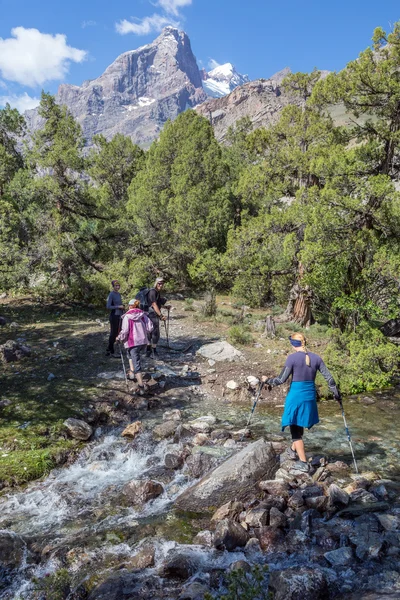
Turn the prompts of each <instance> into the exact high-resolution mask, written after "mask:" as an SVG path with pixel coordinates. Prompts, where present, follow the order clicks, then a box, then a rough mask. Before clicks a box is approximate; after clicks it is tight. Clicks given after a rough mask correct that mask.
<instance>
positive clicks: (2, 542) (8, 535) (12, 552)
mask: <svg viewBox="0 0 400 600" xmlns="http://www.w3.org/2000/svg"><path fill="white" fill-rule="evenodd" d="M24 550H25V542H24V540H23V539H22V538H21V537H20V536H19V535H17V534H16V533H14V532H12V531H5V530H0V567H2V568H3V569H7V570H8V569H10V570H12V569H16V568H17V567H18V566H19V565H20V563H21V561H22V558H23V555H24Z"/></svg>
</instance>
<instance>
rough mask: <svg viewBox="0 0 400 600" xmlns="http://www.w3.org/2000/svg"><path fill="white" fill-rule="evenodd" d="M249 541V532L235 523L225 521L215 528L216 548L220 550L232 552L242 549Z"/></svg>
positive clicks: (228, 520)
mask: <svg viewBox="0 0 400 600" xmlns="http://www.w3.org/2000/svg"><path fill="white" fill-rule="evenodd" d="M248 540H249V534H248V533H247V531H246V530H245V529H244V528H243V527H242V526H241V525H239V524H238V523H236V522H235V521H231V520H230V519H223V520H222V521H219V523H218V524H217V527H216V528H215V534H214V546H215V548H217V549H218V550H228V552H232V551H233V550H234V549H235V548H239V547H240V548H242V547H243V546H245V545H246V543H247V542H248Z"/></svg>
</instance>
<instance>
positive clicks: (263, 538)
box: [255, 525, 286, 552]
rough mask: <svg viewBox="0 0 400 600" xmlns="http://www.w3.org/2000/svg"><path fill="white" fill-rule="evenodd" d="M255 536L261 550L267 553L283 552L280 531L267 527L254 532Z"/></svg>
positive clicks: (283, 541)
mask: <svg viewBox="0 0 400 600" xmlns="http://www.w3.org/2000/svg"><path fill="white" fill-rule="evenodd" d="M255 534H256V536H257V538H258V540H259V542H260V546H261V548H262V549H263V550H265V551H268V552H284V551H285V550H286V546H285V538H284V535H283V533H282V531H281V530H280V529H277V528H276V527H272V526H271V525H267V526H265V527H260V528H259V529H256V530H255Z"/></svg>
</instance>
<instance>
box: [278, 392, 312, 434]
mask: <svg viewBox="0 0 400 600" xmlns="http://www.w3.org/2000/svg"><path fill="white" fill-rule="evenodd" d="M318 422H319V418H318V408H317V398H316V392H315V383H314V382H313V381H292V384H291V386H290V390H289V393H288V395H287V396H286V400H285V409H284V411H283V415H282V431H283V430H284V429H285V427H288V426H289V425H298V426H299V427H307V428H308V429H310V428H311V427H312V426H313V425H316V423H318Z"/></svg>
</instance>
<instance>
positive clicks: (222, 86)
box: [201, 63, 250, 98]
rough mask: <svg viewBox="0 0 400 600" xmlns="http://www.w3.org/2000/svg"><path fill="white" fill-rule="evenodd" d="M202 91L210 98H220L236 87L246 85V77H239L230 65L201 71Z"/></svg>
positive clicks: (247, 79)
mask: <svg viewBox="0 0 400 600" xmlns="http://www.w3.org/2000/svg"><path fill="white" fill-rule="evenodd" d="M201 76H202V79H203V89H204V91H205V93H206V94H207V96H209V97H210V98H222V96H226V95H227V94H230V93H231V92H232V91H233V90H234V89H235V88H236V87H238V86H239V85H243V84H244V83H247V82H248V81H250V80H249V78H248V76H247V75H241V74H240V73H238V72H237V71H236V69H235V67H234V66H233V65H232V64H231V63H226V64H225V65H219V66H218V67H216V68H215V69H213V70H212V71H209V72H208V73H207V71H206V70H205V69H203V70H202V71H201Z"/></svg>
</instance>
